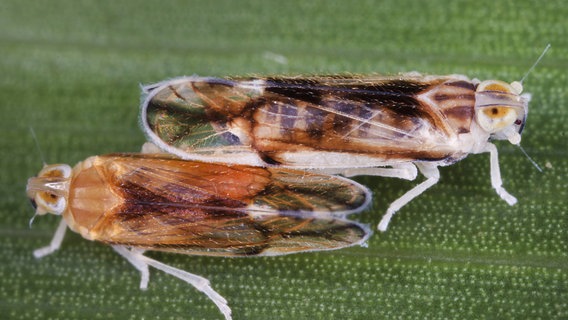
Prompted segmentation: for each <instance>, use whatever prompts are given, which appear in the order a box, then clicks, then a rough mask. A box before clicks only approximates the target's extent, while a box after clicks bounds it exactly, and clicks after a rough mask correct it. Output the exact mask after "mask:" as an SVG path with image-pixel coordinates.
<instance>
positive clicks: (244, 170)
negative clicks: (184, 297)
mask: <svg viewBox="0 0 568 320" xmlns="http://www.w3.org/2000/svg"><path fill="white" fill-rule="evenodd" d="M97 158H98V159H97V161H96V162H95V163H93V167H95V168H96V172H97V174H102V176H101V178H100V179H99V180H105V181H108V182H109V184H110V185H111V186H112V189H113V191H112V192H113V193H114V194H118V195H119V197H120V198H121V201H120V204H119V205H116V206H114V207H113V208H112V209H110V210H108V211H107V212H106V213H105V214H104V216H102V217H100V219H97V221H96V224H94V225H93V226H92V228H91V230H90V235H91V237H92V238H94V239H95V240H99V241H102V242H107V243H111V244H118V245H127V246H133V247H140V248H143V249H149V250H162V251H171V252H179V253H187V254H202V255H223V256H247V255H277V254H287V253H293V252H300V251H310V250H331V249H338V248H342V247H347V246H351V245H355V244H361V243H363V242H364V241H365V240H366V239H367V237H368V236H369V234H370V231H369V229H368V228H367V227H366V226H363V225H361V224H358V223H356V222H353V221H349V220H347V219H344V217H343V216H344V215H345V214H348V213H353V212H358V211H361V210H363V209H364V208H365V207H366V206H367V205H368V203H369V201H370V194H369V191H368V190H367V189H366V188H365V187H363V186H361V185H359V184H357V183H355V182H351V181H350V180H347V179H343V178H337V177H330V176H325V175H317V174H311V173H305V172H301V171H294V170H286V169H279V170H277V169H265V168H259V167H248V166H226V165H222V164H210V163H209V164H208V163H200V162H193V161H183V160H179V159H172V158H171V157H170V156H168V155H165V156H164V155H161V156H152V155H128V156H127V155H111V156H103V157H97ZM85 172H86V171H85ZM89 174H92V172H91V173H89ZM88 179H91V180H93V179H92V178H87V177H83V176H81V174H78V175H77V177H75V179H74V181H73V183H72V185H71V188H72V189H73V184H81V185H84V184H83V180H88ZM84 191H85V189H83V190H82V192H84ZM79 197H80V196H78V195H74V196H73V198H74V200H73V201H75V202H77V201H81V199H79ZM71 206H73V204H72V205H71ZM78 207H79V206H78ZM74 220H78V219H74Z"/></svg>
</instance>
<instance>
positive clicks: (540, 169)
mask: <svg viewBox="0 0 568 320" xmlns="http://www.w3.org/2000/svg"><path fill="white" fill-rule="evenodd" d="M518 146H519V148H520V149H521V151H522V152H523V153H524V154H525V157H527V159H529V161H530V162H531V163H532V164H533V166H534V167H535V168H536V169H537V170H538V171H540V172H542V168H541V167H540V166H539V165H538V164H537V163H536V161H534V160H533V159H532V158H531V157H530V156H529V154H528V153H527V152H526V151H525V149H523V147H521V145H520V144H519V145H518Z"/></svg>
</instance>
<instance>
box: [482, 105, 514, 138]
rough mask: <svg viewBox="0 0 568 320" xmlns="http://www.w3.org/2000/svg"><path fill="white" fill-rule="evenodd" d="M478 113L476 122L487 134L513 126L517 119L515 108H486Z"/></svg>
mask: <svg viewBox="0 0 568 320" xmlns="http://www.w3.org/2000/svg"><path fill="white" fill-rule="evenodd" d="M479 111H481V112H479V113H478V115H477V121H478V123H479V125H481V127H482V128H483V129H485V130H486V131H487V132H489V133H494V132H497V131H500V130H503V129H504V128H506V127H508V126H510V125H512V124H514V123H515V122H516V121H517V119H518V117H519V115H518V114H517V111H516V110H515V108H512V107H509V106H487V107H484V108H481V109H480V110H479Z"/></svg>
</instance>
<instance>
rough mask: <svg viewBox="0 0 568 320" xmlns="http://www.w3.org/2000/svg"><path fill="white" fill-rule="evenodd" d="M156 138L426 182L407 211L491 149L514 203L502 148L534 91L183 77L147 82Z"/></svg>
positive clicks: (373, 80) (195, 151)
mask: <svg viewBox="0 0 568 320" xmlns="http://www.w3.org/2000/svg"><path fill="white" fill-rule="evenodd" d="M143 95H144V97H143V103H142V107H141V125H142V128H143V130H144V132H145V134H146V135H147V137H148V139H149V141H151V142H153V143H154V144H156V145H157V146H158V147H159V148H160V149H161V150H164V151H166V152H168V153H172V154H175V155H177V156H179V157H181V158H183V159H193V160H200V161H206V162H220V163H236V164H247V165H252V166H259V167H286V168H294V169H302V170H314V171H320V172H325V173H328V174H342V175H345V176H348V177H350V176H355V175H377V176H384V177H396V178H402V179H408V180H414V179H415V178H416V177H417V174H418V171H420V172H421V173H422V175H424V177H425V178H426V180H425V181H423V182H421V183H420V184H418V185H416V186H415V187H414V188H412V189H411V190H409V191H407V192H406V193H405V194H404V195H402V196H401V197H400V198H398V199H397V200H395V201H394V202H392V203H391V205H390V207H389V208H388V209H387V212H386V214H385V215H384V217H383V218H382V220H381V222H380V224H379V229H380V230H382V231H384V230H386V229H387V226H388V224H389V221H390V220H391V217H392V216H393V214H394V213H395V212H397V211H398V210H399V209H400V208H402V207H403V206H404V205H406V204H407V203H408V202H410V201H411V200H412V199H414V198H415V197H417V196H418V195H420V194H421V193H423V192H424V191H426V190H427V189H428V188H430V187H432V186H433V185H434V184H436V183H437V182H438V180H439V179H440V173H439V169H438V167H440V166H448V165H451V164H454V163H456V162H457V161H460V160H462V159H463V158H465V157H467V156H468V155H469V154H477V153H489V158H490V164H491V170H490V171H491V172H490V175H491V185H492V186H493V188H494V189H495V190H496V192H497V194H498V195H499V196H500V197H501V198H502V199H503V200H505V201H506V202H507V203H508V204H510V205H513V204H515V203H516V202H517V199H516V198H515V197H513V196H512V195H510V194H509V193H508V192H507V191H506V190H505V189H504V188H503V186H502V180H501V173H500V169H499V162H498V154H497V148H496V146H495V145H494V144H493V143H491V142H490V141H491V140H493V139H496V140H508V141H509V142H510V143H512V144H514V145H518V144H519V143H520V141H521V133H522V131H523V127H524V126H525V120H526V116H527V112H528V104H529V101H530V95H529V94H526V93H525V94H522V85H521V83H520V82H512V83H510V84H509V83H505V82H503V81H497V80H487V81H479V80H470V79H469V78H467V77H465V76H462V75H449V76H426V75H421V74H418V73H410V74H403V75H400V76H392V77H383V76H351V75H349V76H342V75H338V76H317V77H316V76H312V77H268V78H208V77H197V76H192V77H182V78H177V79H172V80H167V81H164V82H160V83H157V84H154V85H149V86H146V87H144V88H143Z"/></svg>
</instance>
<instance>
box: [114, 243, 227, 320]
mask: <svg viewBox="0 0 568 320" xmlns="http://www.w3.org/2000/svg"><path fill="white" fill-rule="evenodd" d="M113 248H114V250H115V251H116V252H118V253H119V254H120V255H122V256H123V257H125V258H126V259H127V260H128V261H129V262H130V263H132V265H134V267H135V268H136V269H138V270H140V272H141V273H142V278H143V280H142V283H143V282H144V277H146V283H147V282H148V281H147V278H148V276H145V275H144V273H145V272H148V266H152V267H154V268H156V269H158V270H161V271H163V272H165V273H167V274H170V275H172V276H174V277H176V278H178V279H180V280H183V281H185V282H187V283H188V284H190V285H192V286H194V287H195V289H197V290H199V291H201V292H203V293H205V295H206V296H207V297H209V299H211V300H212V301H213V303H215V305H217V308H219V311H221V313H222V314H223V315H224V316H225V319H226V320H230V319H232V317H231V308H229V306H228V304H227V300H226V299H225V298H223V297H222V296H221V295H220V294H219V293H217V291H215V290H213V288H211V284H210V282H209V280H207V279H205V278H203V277H200V276H198V275H195V274H192V273H189V272H187V271H184V270H181V269H178V268H174V267H172V266H168V265H167V264H164V263H161V262H159V261H157V260H154V259H151V258H148V257H146V256H145V255H143V253H144V251H143V250H138V249H130V250H129V249H128V248H126V247H124V246H113ZM142 283H141V284H140V286H141V287H142Z"/></svg>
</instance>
